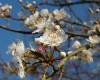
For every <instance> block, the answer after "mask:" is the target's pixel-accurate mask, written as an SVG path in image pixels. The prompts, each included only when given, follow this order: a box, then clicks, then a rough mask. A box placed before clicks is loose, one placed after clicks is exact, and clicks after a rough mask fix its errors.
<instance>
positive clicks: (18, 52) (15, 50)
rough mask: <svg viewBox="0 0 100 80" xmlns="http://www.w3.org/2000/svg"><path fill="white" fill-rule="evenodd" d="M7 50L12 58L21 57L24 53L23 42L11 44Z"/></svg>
mask: <svg viewBox="0 0 100 80" xmlns="http://www.w3.org/2000/svg"><path fill="white" fill-rule="evenodd" d="M8 49H9V52H10V53H11V54H12V55H13V56H22V55H23V53H24V52H25V49H24V44H23V41H18V42H16V43H15V42H13V43H12V44H11V45H10V46H9V47H8Z"/></svg>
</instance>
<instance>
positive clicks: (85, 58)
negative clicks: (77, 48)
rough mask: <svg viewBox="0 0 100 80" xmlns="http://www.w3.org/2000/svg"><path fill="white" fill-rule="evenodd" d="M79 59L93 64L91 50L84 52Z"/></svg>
mask: <svg viewBox="0 0 100 80" xmlns="http://www.w3.org/2000/svg"><path fill="white" fill-rule="evenodd" d="M79 57H80V58H81V60H82V61H84V62H93V58H92V53H91V52H90V51H89V50H83V51H82V53H81V54H80V55H79Z"/></svg>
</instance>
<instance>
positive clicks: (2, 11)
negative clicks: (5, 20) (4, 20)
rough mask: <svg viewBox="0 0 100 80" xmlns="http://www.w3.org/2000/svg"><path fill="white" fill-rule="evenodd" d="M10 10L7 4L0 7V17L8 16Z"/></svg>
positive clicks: (10, 7)
mask: <svg viewBox="0 0 100 80" xmlns="http://www.w3.org/2000/svg"><path fill="white" fill-rule="evenodd" d="M11 9H12V6H11V5H8V4H6V5H3V6H1V7H0V16H1V17H4V16H7V15H9V13H10V11H11Z"/></svg>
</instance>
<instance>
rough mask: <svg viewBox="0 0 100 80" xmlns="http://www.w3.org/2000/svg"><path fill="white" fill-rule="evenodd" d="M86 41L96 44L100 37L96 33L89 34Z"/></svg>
mask: <svg viewBox="0 0 100 80" xmlns="http://www.w3.org/2000/svg"><path fill="white" fill-rule="evenodd" d="M88 41H89V42H90V43H93V44H97V43H100V37H99V36H97V35H91V36H89V39H88Z"/></svg>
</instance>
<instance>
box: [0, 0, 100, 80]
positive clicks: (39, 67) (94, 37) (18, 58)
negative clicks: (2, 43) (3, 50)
mask: <svg viewBox="0 0 100 80" xmlns="http://www.w3.org/2000/svg"><path fill="white" fill-rule="evenodd" d="M17 3H18V4H19V5H20V11H21V12H17V15H15V16H13V14H12V13H11V11H12V9H13V6H12V5H9V4H2V5H0V20H1V22H2V21H7V22H8V23H9V24H10V25H9V24H7V23H6V24H5V23H4V24H3V23H0V29H1V30H6V31H9V32H14V33H19V34H23V35H25V38H27V36H26V35H32V42H30V41H29V44H28V46H26V45H25V44H24V43H25V42H24V41H22V40H20V39H17V40H16V41H14V42H12V43H11V45H9V46H8V51H7V53H9V55H10V56H11V57H12V58H11V60H10V61H7V62H3V59H2V57H0V71H1V72H3V73H4V74H5V75H4V77H3V78H2V79H3V80H4V79H6V78H7V77H9V75H11V74H12V75H13V74H15V75H16V76H18V77H19V78H20V79H21V80H25V79H27V77H28V76H27V75H32V77H33V79H34V77H36V79H39V80H62V79H70V80H79V79H80V80H81V79H82V77H81V74H86V75H88V77H89V79H92V77H93V76H94V79H95V75H99V72H98V69H97V70H96V72H95V73H93V72H89V71H86V70H85V69H84V68H83V66H81V63H88V64H92V63H94V62H93V61H94V60H93V59H94V58H96V59H97V58H98V59H99V56H98V55H96V54H98V52H100V20H99V18H97V17H99V16H98V15H99V14H100V10H99V9H98V8H99V4H100V1H98V0H96V1H94V0H89V1H87V0H84V1H83V0H79V1H75V2H74V1H72V0H71V1H69V0H63V1H61V0H51V2H49V0H44V1H40V2H37V1H35V0H33V2H32V1H23V0H19V1H17ZM83 4H86V5H88V6H86V7H87V8H86V11H87V12H86V13H87V15H89V19H87V21H85V19H82V20H81V15H79V14H77V13H75V12H74V11H73V6H75V5H77V6H78V5H83ZM89 4H93V6H94V7H93V8H95V10H94V9H92V8H90V5H89ZM45 5H46V8H45ZM43 6H44V7H43ZM47 6H49V7H51V8H52V7H54V8H53V10H52V9H51V8H49V7H47ZM83 6H84V5H83ZM68 9H69V10H68ZM82 9H83V8H82ZM13 13H14V12H13ZM80 14H81V13H80ZM87 15H86V16H87ZM96 15H97V17H96ZM88 20H90V21H88ZM14 21H16V23H15V24H14V25H12V23H13V22H14ZM19 24H20V25H19ZM16 25H18V26H19V27H20V28H21V26H23V28H24V29H23V30H22V29H21V30H20V29H17V28H15V27H14V26H16ZM12 27H13V28H12ZM25 29H26V30H25ZM83 43H84V44H83ZM68 44H70V45H69V46H67V45H68ZM0 55H1V54H0ZM70 62H72V63H70ZM78 62H80V64H78ZM71 68H73V69H75V71H76V73H74V75H73V76H72V75H70V72H68V70H71ZM80 69H81V70H80ZM6 72H7V74H6ZM71 73H73V72H71ZM91 75H93V76H91Z"/></svg>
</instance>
